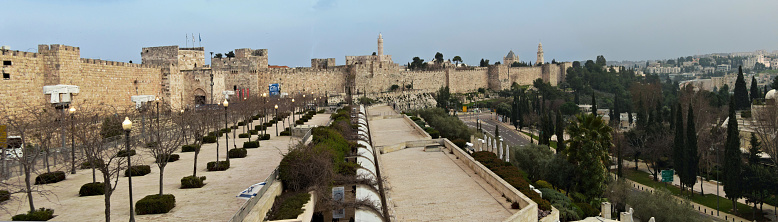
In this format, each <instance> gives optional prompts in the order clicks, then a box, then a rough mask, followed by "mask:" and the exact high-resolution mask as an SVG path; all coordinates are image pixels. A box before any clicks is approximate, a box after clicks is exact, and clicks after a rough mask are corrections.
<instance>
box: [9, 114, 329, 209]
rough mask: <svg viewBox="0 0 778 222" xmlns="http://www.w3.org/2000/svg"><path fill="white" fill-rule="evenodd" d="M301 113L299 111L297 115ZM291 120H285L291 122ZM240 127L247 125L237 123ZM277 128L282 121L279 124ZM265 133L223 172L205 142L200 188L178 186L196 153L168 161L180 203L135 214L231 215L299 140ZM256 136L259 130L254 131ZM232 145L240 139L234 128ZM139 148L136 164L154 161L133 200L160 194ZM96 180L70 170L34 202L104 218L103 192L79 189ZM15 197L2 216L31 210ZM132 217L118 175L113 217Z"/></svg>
mask: <svg viewBox="0 0 778 222" xmlns="http://www.w3.org/2000/svg"><path fill="white" fill-rule="evenodd" d="M295 117H297V118H299V117H298V116H295ZM289 119H291V117H289ZM328 120H329V115H328V114H317V115H315V116H314V117H313V118H312V119H311V120H309V121H308V122H307V123H306V124H309V125H326V124H327V121H328ZM288 123H289V120H287V124H288ZM254 124H255V125H257V124H260V121H258V120H257V121H254ZM238 130H239V132H242V131H243V129H242V128H240V129H238ZM279 130H283V127H281V126H279ZM267 133H268V134H270V135H271V137H270V140H263V141H260V147H259V148H256V149H248V155H247V156H246V158H239V159H231V160H230V163H231V164H230V165H231V166H230V169H228V170H227V171H223V172H208V171H207V170H206V164H207V162H210V161H214V160H215V158H216V144H215V143H213V144H205V145H204V146H203V147H202V148H201V151H200V155H199V156H198V160H197V168H196V169H197V176H206V177H207V179H206V181H205V182H206V185H205V186H204V187H202V188H198V189H179V187H180V185H181V178H183V177H185V176H189V175H192V170H193V166H194V153H193V152H187V153H179V152H177V153H176V154H179V155H180V156H181V159H180V160H178V161H176V162H172V163H169V164H168V165H167V167H166V168H165V176H164V177H165V178H164V185H163V187H164V193H166V194H173V195H175V197H176V207H175V208H173V210H171V211H170V212H169V213H167V214H157V215H137V216H136V219H137V221H227V220H229V219H230V218H231V217H232V215H233V214H235V212H237V210H238V209H239V208H240V206H241V205H243V203H244V202H245V201H246V200H244V199H238V198H236V197H235V196H236V195H237V194H238V193H239V192H241V191H242V190H244V189H246V188H247V187H249V186H251V185H252V184H255V183H258V182H262V181H264V180H265V178H267V176H268V175H270V173H271V172H272V171H273V169H275V167H276V166H278V163H279V162H280V161H281V157H282V153H285V152H286V151H287V150H288V148H289V147H290V146H291V145H292V144H294V143H296V142H297V140H296V139H292V138H291V137H289V136H281V137H276V136H275V135H276V134H275V127H274V126H273V127H268V130H267ZM252 139H256V136H252ZM245 141H248V139H247V138H237V142H238V147H242V145H243V142H245ZM218 142H219V153H220V160H223V159H224V155H225V150H226V149H225V139H224V137H221V138H219V141H218ZM229 142H230V148H232V147H233V144H234V143H235V142H236V139H233V138H232V133H230V140H229ZM136 150H138V151H139V152H138V154H139V155H136V156H138V159H137V160H135V159H133V165H135V164H137V163H140V162H142V163H143V164H148V165H151V173H150V174H148V175H145V176H141V177H133V178H132V185H133V201H136V202H137V201H138V200H140V199H141V198H143V197H144V196H147V195H150V194H156V193H158V192H159V169H158V168H157V166H156V165H155V164H154V163H153V162H154V159H153V157H151V155H150V154H149V153H148V151H147V150H145V149H144V148H139V147H138V148H136ZM101 177H102V176H101V175H100V174H99V171H98V175H97V179H98V181H102V179H101ZM8 182H11V183H20V182H22V180H21V179H19V178H16V179H10V180H8ZM90 182H92V174H91V170H89V169H86V170H78V171H77V174H75V175H71V174H68V175H67V179H66V180H65V181H62V182H59V183H55V184H49V185H43V186H40V190H44V191H49V192H51V193H53V195H48V199H47V198H46V197H43V196H41V195H38V194H34V195H33V196H34V197H33V198H34V200H35V207H36V208H40V207H46V208H52V209H54V214H55V215H58V216H57V217H55V218H54V219H53V220H56V221H105V216H104V209H105V205H104V199H103V198H104V197H103V196H90V197H79V196H78V190H79V189H80V187H81V185H83V184H85V183H90ZM13 197H14V198H15V199H12V200H10V201H6V202H4V203H3V204H1V205H0V206H1V207H3V208H5V209H6V210H7V212H6V211H0V220H10V219H11V216H13V215H15V214H21V213H25V212H26V211H27V210H29V205H28V204H27V203H28V202H27V199H26V196H25V195H22V194H16V195H14V196H13ZM128 219H129V198H128V187H127V178H126V177H124V176H121V177H120V178H119V182H118V185H117V186H116V190H115V191H114V194H113V195H112V197H111V220H112V221H126V220H128Z"/></svg>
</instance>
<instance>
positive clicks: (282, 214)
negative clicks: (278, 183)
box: [268, 192, 311, 220]
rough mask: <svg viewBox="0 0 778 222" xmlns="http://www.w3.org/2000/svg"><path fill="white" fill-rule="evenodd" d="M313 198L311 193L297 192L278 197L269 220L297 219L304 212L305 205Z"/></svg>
mask: <svg viewBox="0 0 778 222" xmlns="http://www.w3.org/2000/svg"><path fill="white" fill-rule="evenodd" d="M310 199H311V194H309V193H304V192H301V193H297V194H291V195H289V196H278V197H276V203H277V204H273V209H272V211H271V213H270V216H269V217H268V219H269V220H285V219H295V218H297V216H298V215H300V214H302V213H303V205H305V204H306V203H308V201H309V200H310Z"/></svg>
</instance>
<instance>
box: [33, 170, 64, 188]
mask: <svg viewBox="0 0 778 222" xmlns="http://www.w3.org/2000/svg"><path fill="white" fill-rule="evenodd" d="M63 180H65V172H62V171H54V172H50V173H42V174H40V175H38V176H37V177H35V184H36V185H37V184H47V183H56V182H59V181H63Z"/></svg>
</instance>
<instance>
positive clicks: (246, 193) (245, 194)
mask: <svg viewBox="0 0 778 222" xmlns="http://www.w3.org/2000/svg"><path fill="white" fill-rule="evenodd" d="M263 186H265V182H262V183H258V184H254V185H251V186H250V187H249V188H246V189H245V190H243V191H241V192H240V193H239V194H238V196H235V197H237V198H240V199H250V198H252V197H254V196H257V192H259V190H261V189H262V187H263Z"/></svg>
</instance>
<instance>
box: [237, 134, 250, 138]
mask: <svg viewBox="0 0 778 222" xmlns="http://www.w3.org/2000/svg"><path fill="white" fill-rule="evenodd" d="M249 136H250V135H249V134H248V133H241V134H238V138H249Z"/></svg>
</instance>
